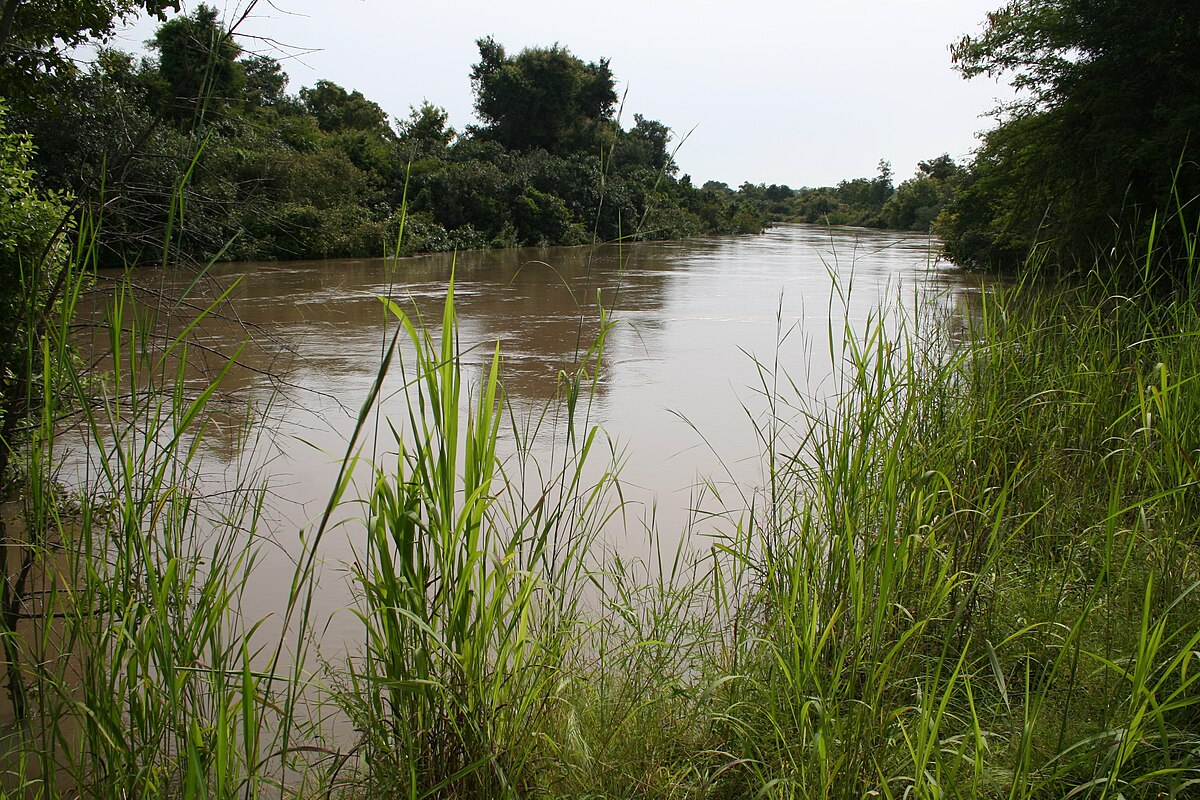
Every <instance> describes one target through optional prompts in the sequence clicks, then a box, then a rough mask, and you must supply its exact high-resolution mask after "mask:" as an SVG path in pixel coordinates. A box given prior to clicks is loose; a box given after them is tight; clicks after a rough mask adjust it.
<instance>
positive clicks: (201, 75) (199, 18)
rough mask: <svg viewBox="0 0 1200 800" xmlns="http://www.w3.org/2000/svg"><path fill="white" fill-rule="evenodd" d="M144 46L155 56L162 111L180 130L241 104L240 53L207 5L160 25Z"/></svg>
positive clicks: (202, 4) (228, 32)
mask: <svg viewBox="0 0 1200 800" xmlns="http://www.w3.org/2000/svg"><path fill="white" fill-rule="evenodd" d="M149 44H150V46H151V47H152V48H153V49H154V50H156V51H157V52H158V72H159V74H160V75H161V76H162V79H163V83H164V87H165V91H166V98H165V103H164V105H165V108H166V109H167V112H168V114H170V115H171V116H173V117H174V118H175V119H176V120H178V121H179V122H181V123H182V124H184V125H185V126H189V125H190V126H195V125H197V124H199V122H201V121H202V120H203V119H204V116H205V115H206V114H207V113H208V112H209V111H218V112H219V111H223V110H224V109H225V108H227V107H228V106H230V105H231V104H234V103H236V102H238V101H239V100H240V99H241V92H242V89H243V86H244V82H245V74H244V72H243V70H242V67H241V65H239V64H238V57H239V56H240V55H241V54H242V49H241V47H239V46H238V44H237V43H236V42H235V41H234V40H233V35H232V32H231V31H230V30H229V29H228V28H227V27H225V25H224V24H223V23H222V22H221V19H220V16H219V15H218V14H217V10H216V9H215V8H213V7H212V6H209V5H205V4H204V3H201V4H200V5H199V6H197V7H196V10H195V11H194V12H193V13H191V14H187V15H184V16H180V17H176V18H174V19H172V20H170V21H168V22H165V23H163V24H162V25H161V26H159V29H158V31H157V32H156V33H155V34H154V38H153V39H151V40H150V42H149Z"/></svg>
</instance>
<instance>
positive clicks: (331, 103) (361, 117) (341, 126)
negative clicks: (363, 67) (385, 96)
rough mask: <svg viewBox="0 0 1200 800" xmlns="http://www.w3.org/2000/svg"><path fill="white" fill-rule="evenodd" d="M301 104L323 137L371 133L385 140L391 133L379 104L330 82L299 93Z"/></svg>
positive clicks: (386, 117)
mask: <svg viewBox="0 0 1200 800" xmlns="http://www.w3.org/2000/svg"><path fill="white" fill-rule="evenodd" d="M300 101H301V102H302V103H303V104H304V110H305V111H307V112H308V113H309V114H311V115H312V116H313V117H315V118H316V120H317V125H318V126H320V128H321V130H323V131H325V132H326V133H341V132H343V131H370V132H372V133H377V134H379V135H381V136H386V137H390V136H391V135H392V133H393V132H392V129H391V126H390V125H389V124H388V115H387V114H386V113H385V112H384V110H383V109H382V108H380V107H379V104H378V103H375V102H374V101H371V100H368V99H367V98H366V97H364V96H363V93H362V92H360V91H357V90H355V91H353V92H347V91H346V90H345V89H344V88H342V87H341V86H338V85H337V84H336V83H334V82H333V81H317V83H316V85H315V86H313V87H312V88H308V87H305V88H303V89H301V90H300Z"/></svg>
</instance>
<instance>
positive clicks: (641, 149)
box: [615, 114, 679, 175]
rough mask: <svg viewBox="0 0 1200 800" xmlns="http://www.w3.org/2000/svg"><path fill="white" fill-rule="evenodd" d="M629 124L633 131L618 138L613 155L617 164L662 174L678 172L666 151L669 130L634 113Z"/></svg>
mask: <svg viewBox="0 0 1200 800" xmlns="http://www.w3.org/2000/svg"><path fill="white" fill-rule="evenodd" d="M633 122H634V125H633V128H631V129H630V130H629V131H628V132H626V133H624V134H623V135H622V136H621V141H620V145H619V146H618V148H617V151H616V155H615V158H616V161H617V164H618V165H619V166H625V165H635V166H638V167H642V168H644V169H647V170H650V171H652V172H656V173H662V174H664V175H674V174H675V173H676V172H678V171H679V167H678V165H676V163H675V160H674V159H673V158H671V151H670V150H669V149H668V148H669V145H670V144H671V129H670V128H668V127H667V126H666V125H663V124H662V123H661V122H659V121H657V120H653V119H646V118H645V117H643V116H642V115H641V114H634V115H633Z"/></svg>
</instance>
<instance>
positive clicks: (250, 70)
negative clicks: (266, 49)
mask: <svg viewBox="0 0 1200 800" xmlns="http://www.w3.org/2000/svg"><path fill="white" fill-rule="evenodd" d="M241 68H242V74H243V76H244V78H245V83H244V87H243V91H244V97H245V101H246V104H247V105H248V106H249V107H251V108H275V107H277V106H279V105H280V104H281V103H283V101H284V98H285V94H284V89H286V88H287V82H288V76H287V73H286V72H284V71H283V67H282V66H280V64H279V62H278V61H276V60H275V59H273V58H271V57H270V56H264V55H258V54H255V55H250V56H247V57H246V58H244V59H242V62H241Z"/></svg>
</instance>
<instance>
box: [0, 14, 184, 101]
mask: <svg viewBox="0 0 1200 800" xmlns="http://www.w3.org/2000/svg"><path fill="white" fill-rule="evenodd" d="M167 9H175V10H178V9H179V0H69V2H62V1H61V0H0V86H3V87H4V89H3V90H2V91H3V94H4V95H5V96H7V97H8V98H9V99H10V100H22V99H24V98H26V97H29V96H30V95H32V94H34V93H35V88H36V86H37V85H38V83H39V80H40V79H41V78H43V77H44V76H46V75H48V74H53V73H56V72H59V71H61V70H65V69H72V68H73V67H72V65H71V62H70V60H69V59H68V58H67V57H66V53H67V51H69V50H70V49H71V48H73V47H77V46H78V45H81V44H84V43H85V42H88V41H92V40H97V39H99V40H104V39H106V38H108V37H109V36H110V35H111V34H112V32H113V31H114V30H115V28H116V26H117V25H118V24H119V23H121V22H124V21H125V20H127V19H129V18H131V17H133V16H134V15H136V14H139V13H143V12H144V13H148V14H153V15H156V16H158V17H159V18H160V19H164V18H165V17H164V12H165V11H166V10H167Z"/></svg>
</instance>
